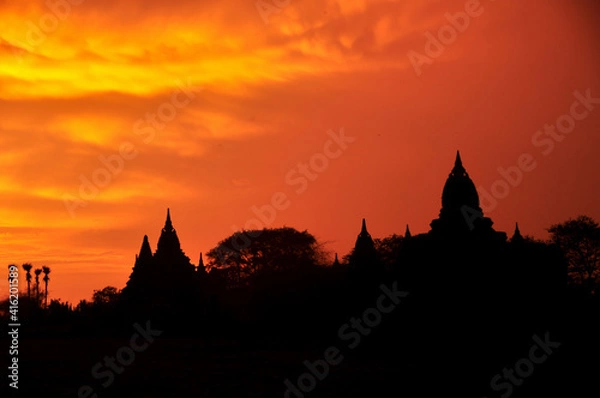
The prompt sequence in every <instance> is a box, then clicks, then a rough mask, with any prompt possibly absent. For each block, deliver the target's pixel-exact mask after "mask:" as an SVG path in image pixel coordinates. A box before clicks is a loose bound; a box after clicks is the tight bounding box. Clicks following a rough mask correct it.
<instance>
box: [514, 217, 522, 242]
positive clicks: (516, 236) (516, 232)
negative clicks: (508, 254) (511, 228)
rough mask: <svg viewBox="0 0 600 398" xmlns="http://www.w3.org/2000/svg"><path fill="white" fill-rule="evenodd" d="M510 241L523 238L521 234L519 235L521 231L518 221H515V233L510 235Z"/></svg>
mask: <svg viewBox="0 0 600 398" xmlns="http://www.w3.org/2000/svg"><path fill="white" fill-rule="evenodd" d="M511 240H512V241H516V240H523V235H521V231H520V230H519V223H518V222H516V223H515V233H514V234H513V236H512V239H511Z"/></svg>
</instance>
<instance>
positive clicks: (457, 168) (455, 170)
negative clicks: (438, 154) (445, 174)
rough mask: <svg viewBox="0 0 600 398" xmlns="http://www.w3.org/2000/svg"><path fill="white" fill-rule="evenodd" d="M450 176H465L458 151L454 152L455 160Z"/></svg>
mask: <svg viewBox="0 0 600 398" xmlns="http://www.w3.org/2000/svg"><path fill="white" fill-rule="evenodd" d="M452 174H454V175H462V174H466V170H465V168H464V166H463V164H462V159H461V158H460V151H458V150H457V151H456V160H455V161H454V168H453V169H452Z"/></svg>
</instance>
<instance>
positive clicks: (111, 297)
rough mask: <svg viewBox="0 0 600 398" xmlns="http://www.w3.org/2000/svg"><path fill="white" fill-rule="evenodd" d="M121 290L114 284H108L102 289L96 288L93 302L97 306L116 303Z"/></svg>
mask: <svg viewBox="0 0 600 398" xmlns="http://www.w3.org/2000/svg"><path fill="white" fill-rule="evenodd" d="M120 293H121V292H120V291H119V289H117V288H116V287H114V286H106V287H105V288H103V289H101V290H94V294H93V295H92V303H93V304H94V305H96V306H104V305H111V304H114V303H116V301H117V299H118V298H119V294H120Z"/></svg>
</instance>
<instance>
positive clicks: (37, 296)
mask: <svg viewBox="0 0 600 398" xmlns="http://www.w3.org/2000/svg"><path fill="white" fill-rule="evenodd" d="M33 272H34V273H35V300H36V301H37V302H39V300H40V274H41V273H42V270H41V268H36V269H35V271H33Z"/></svg>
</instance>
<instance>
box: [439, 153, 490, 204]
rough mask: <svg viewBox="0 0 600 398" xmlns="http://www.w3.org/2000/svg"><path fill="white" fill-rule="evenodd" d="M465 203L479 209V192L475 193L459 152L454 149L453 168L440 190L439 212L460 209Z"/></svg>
mask: <svg viewBox="0 0 600 398" xmlns="http://www.w3.org/2000/svg"><path fill="white" fill-rule="evenodd" d="M465 205H466V206H469V207H470V208H471V209H473V210H476V211H481V208H480V207H479V194H478V193H477V189H476V188H475V184H473V181H472V180H471V178H470V177H469V173H467V171H466V170H465V168H464V166H463V164H462V160H461V158H460V152H459V151H456V160H455V161H454V168H453V169H452V171H451V172H450V174H449V175H448V179H447V180H446V184H445V185H444V191H443V192H442V210H441V212H442V213H443V212H449V211H456V210H460V209H461V208H462V207H463V206H465ZM440 216H441V213H440Z"/></svg>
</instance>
